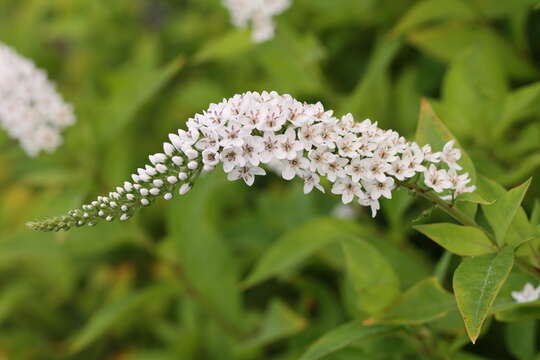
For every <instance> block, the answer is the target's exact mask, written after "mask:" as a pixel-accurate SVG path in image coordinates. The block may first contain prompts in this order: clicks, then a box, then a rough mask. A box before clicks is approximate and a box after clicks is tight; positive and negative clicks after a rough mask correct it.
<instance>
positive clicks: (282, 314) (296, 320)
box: [243, 300, 306, 349]
mask: <svg viewBox="0 0 540 360" xmlns="http://www.w3.org/2000/svg"><path fill="white" fill-rule="evenodd" d="M305 326H306V320H305V319H304V318H302V317H301V316H299V315H298V314H296V313H295V312H294V311H292V310H291V309H290V308H289V307H288V306H287V305H285V304H284V303H283V302H281V301H280V300H272V302H271V303H270V306H269V309H268V310H267V312H266V314H265V316H264V319H263V320H262V325H261V327H260V329H259V330H258V332H257V334H256V335H255V336H254V337H253V338H251V339H249V340H248V341H246V343H245V344H243V348H248V349H249V348H255V347H259V346H264V345H267V344H269V343H272V342H274V341H278V340H280V339H283V338H286V337H288V336H291V335H293V334H296V333H298V332H299V331H301V330H302V329H304V327H305Z"/></svg>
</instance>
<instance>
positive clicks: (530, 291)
mask: <svg viewBox="0 0 540 360" xmlns="http://www.w3.org/2000/svg"><path fill="white" fill-rule="evenodd" d="M512 297H513V298H514V300H516V302H518V303H525V302H530V301H537V300H538V299H540V286H538V287H536V288H535V287H534V286H533V285H532V284H531V283H526V284H525V286H524V287H523V290H521V291H512Z"/></svg>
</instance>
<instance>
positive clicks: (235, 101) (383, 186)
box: [28, 92, 474, 231]
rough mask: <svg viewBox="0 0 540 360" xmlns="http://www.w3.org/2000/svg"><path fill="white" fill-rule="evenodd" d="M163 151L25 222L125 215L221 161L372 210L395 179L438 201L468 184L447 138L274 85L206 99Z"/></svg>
mask: <svg viewBox="0 0 540 360" xmlns="http://www.w3.org/2000/svg"><path fill="white" fill-rule="evenodd" d="M169 140H170V142H166V143H164V144H163V153H157V154H154V155H150V157H149V160H150V164H149V165H145V166H144V168H142V167H141V168H139V169H137V171H136V173H134V174H132V175H131V179H132V181H131V182H125V183H124V184H123V186H119V187H117V188H116V190H115V191H113V192H110V193H109V194H108V195H107V196H99V197H98V198H97V199H96V200H94V201H92V202H91V203H89V204H86V205H83V206H82V207H81V208H79V209H75V210H72V211H70V212H69V214H68V215H66V216H62V217H57V218H52V219H48V220H44V221H37V222H31V223H28V226H30V227H31V228H33V229H35V230H41V231H58V230H68V229H70V228H72V227H74V226H83V225H90V226H92V225H94V224H96V223H97V222H98V221H100V220H103V219H104V220H106V221H113V220H116V219H120V220H122V221H124V220H127V219H129V218H130V217H132V216H133V215H134V213H135V212H136V211H137V210H138V209H139V208H141V207H143V206H148V205H150V204H151V203H152V202H154V201H155V200H156V199H158V198H164V199H165V200H170V199H171V198H172V197H173V194H174V193H179V194H180V195H184V194H186V193H187V192H188V191H189V190H190V189H191V188H192V186H193V184H194V183H195V181H196V179H197V177H198V176H199V175H200V174H201V173H202V172H208V171H211V170H213V169H214V168H215V167H216V166H218V165H219V164H220V163H221V165H222V167H223V170H224V171H225V172H226V173H227V178H228V179H229V180H231V181H235V180H239V179H242V180H243V181H244V182H245V183H246V184H247V185H249V186H251V185H252V184H253V183H254V181H255V178H256V177H257V176H264V175H266V171H265V169H264V167H266V168H267V169H272V170H274V171H276V172H278V173H280V174H281V176H282V177H283V178H284V179H285V180H292V179H293V178H295V177H298V178H300V179H302V180H303V181H304V192H305V193H309V192H311V191H312V190H313V189H317V190H320V191H322V192H324V188H323V187H322V185H321V177H325V178H326V179H327V180H328V181H329V182H330V183H332V186H331V189H330V190H331V192H332V193H333V194H336V195H340V196H341V198H342V201H343V203H344V204H348V203H350V202H352V201H354V200H356V201H357V202H358V203H359V204H360V205H363V206H369V207H370V208H371V212H372V215H373V216H375V215H376V213H377V211H378V210H379V208H380V204H379V199H380V198H381V197H384V198H391V197H392V190H394V189H395V188H396V186H397V185H398V184H400V183H404V182H407V181H410V180H411V179H412V178H415V179H416V180H417V179H418V177H417V176H420V177H423V179H424V184H425V186H426V188H425V190H426V191H434V192H436V193H437V194H438V195H439V196H441V198H443V199H445V198H449V199H455V197H456V196H458V195H460V194H462V193H465V192H471V191H474V186H468V185H467V184H468V183H469V182H470V178H469V175H468V174H467V173H461V174H459V173H458V172H457V171H458V169H460V166H459V165H458V164H457V160H458V159H459V158H460V156H461V153H460V150H459V149H455V148H453V142H449V143H447V144H446V145H445V147H444V150H443V152H442V153H433V152H432V150H431V147H430V146H424V147H420V146H418V145H417V144H416V143H414V142H408V141H407V140H405V138H403V137H402V136H400V135H399V134H398V133H397V132H395V131H392V130H382V129H380V128H379V127H378V126H377V123H373V122H371V121H370V120H364V121H362V122H355V121H354V119H353V117H352V115H350V114H347V115H345V116H343V117H341V118H337V117H335V116H333V112H332V111H326V110H325V109H324V107H323V105H322V104H321V103H316V104H306V103H301V102H299V101H297V100H295V99H294V98H292V97H291V96H290V95H279V94H277V93H276V92H262V93H257V92H248V93H245V94H241V95H235V96H234V97H232V98H230V99H225V100H223V101H222V102H220V103H218V104H211V105H210V107H209V108H208V109H207V110H206V111H204V112H203V113H202V114H197V115H195V116H194V117H193V118H191V119H189V120H188V121H187V130H178V133H177V134H170V135H169Z"/></svg>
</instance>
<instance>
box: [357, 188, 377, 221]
mask: <svg viewBox="0 0 540 360" xmlns="http://www.w3.org/2000/svg"><path fill="white" fill-rule="evenodd" d="M358 203H359V204H360V205H362V206H369V207H370V208H371V217H375V215H377V211H379V209H380V208H381V205H380V204H379V200H378V199H374V198H373V197H372V196H371V194H370V193H363V194H360V199H359V200H358Z"/></svg>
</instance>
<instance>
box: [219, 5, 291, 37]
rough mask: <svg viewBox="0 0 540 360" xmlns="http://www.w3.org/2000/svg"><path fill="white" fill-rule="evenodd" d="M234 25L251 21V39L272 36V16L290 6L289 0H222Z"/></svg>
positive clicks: (244, 24) (273, 28) (245, 24)
mask: <svg viewBox="0 0 540 360" xmlns="http://www.w3.org/2000/svg"><path fill="white" fill-rule="evenodd" d="M223 4H224V5H225V7H226V8H227V9H228V10H229V12H230V14H231V19H232V22H233V24H234V25H236V26H239V27H245V26H247V25H248V23H251V25H252V27H253V32H252V38H253V41H255V42H257V43H260V42H264V41H267V40H270V39H272V38H273V37H274V32H275V25H274V22H273V20H272V17H273V16H275V15H278V14H280V13H282V12H283V11H285V10H286V9H287V8H288V7H289V6H291V0H223Z"/></svg>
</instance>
